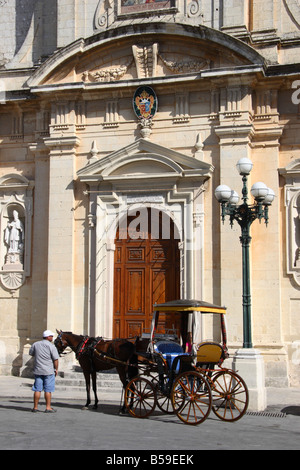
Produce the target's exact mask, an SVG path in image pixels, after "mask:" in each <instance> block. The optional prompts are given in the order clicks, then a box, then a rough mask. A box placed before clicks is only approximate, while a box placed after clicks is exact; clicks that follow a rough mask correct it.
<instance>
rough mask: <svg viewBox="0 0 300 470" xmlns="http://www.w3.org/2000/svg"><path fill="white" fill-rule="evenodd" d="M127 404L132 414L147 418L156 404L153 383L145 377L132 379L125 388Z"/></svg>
mask: <svg viewBox="0 0 300 470" xmlns="http://www.w3.org/2000/svg"><path fill="white" fill-rule="evenodd" d="M125 405H126V408H127V410H128V411H129V413H130V414H131V415H132V416H135V417H136V418H147V417H148V416H149V415H150V414H151V413H152V412H153V410H154V408H155V406H156V393H155V388H154V386H153V384H152V383H151V382H150V381H149V380H147V379H144V378H143V377H135V378H134V379H132V380H131V381H130V382H129V383H128V385H127V387H126V389H125Z"/></svg>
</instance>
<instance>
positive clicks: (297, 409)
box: [281, 406, 300, 416]
mask: <svg viewBox="0 0 300 470" xmlns="http://www.w3.org/2000/svg"><path fill="white" fill-rule="evenodd" d="M281 412H282V413H285V414H286V415H294V416H300V406H286V407H285V408H283V409H282V410H281Z"/></svg>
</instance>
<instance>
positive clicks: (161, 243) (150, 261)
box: [113, 209, 180, 338]
mask: <svg viewBox="0 0 300 470" xmlns="http://www.w3.org/2000/svg"><path fill="white" fill-rule="evenodd" d="M151 210H153V209H151ZM133 219H134V218H133V217H127V227H126V228H125V229H124V228H123V230H121V229H120V230H118V232H117V236H116V240H115V245H116V249H115V261H114V318H113V325H114V329H113V335H114V337H115V338H120V337H121V338H125V337H127V338H128V337H133V336H140V335H141V334H142V333H143V332H146V333H147V332H150V326H151V320H152V314H153V305H154V304H155V303H163V302H167V301H169V300H174V299H178V298H179V286H180V277H179V276H180V258H179V249H178V242H179V239H178V237H176V236H175V231H174V224H173V221H172V220H171V219H169V218H168V219H169V220H167V221H166V219H165V214H164V223H165V224H166V223H169V224H170V230H167V231H165V233H163V232H164V230H163V227H162V223H163V217H162V214H158V220H159V230H157V227H155V230H154V227H153V226H151V224H152V225H153V223H152V220H153V218H152V217H151V214H150V209H148V223H147V227H146V228H145V226H144V227H143V228H141V227H140V232H137V229H139V227H138V226H137V225H134V229H135V230H134V234H133V233H131V230H130V223H131V222H134V220H133ZM156 220H157V219H156ZM124 230H126V233H125V234H124ZM153 232H155V236H156V238H153ZM166 233H167V235H168V236H167V238H166V236H165V235H166ZM133 235H134V236H133ZM137 236H138V237H139V238H137ZM165 322H166V320H165V319H164V318H163V317H162V318H161V321H160V325H161V327H165ZM170 326H172V325H170Z"/></svg>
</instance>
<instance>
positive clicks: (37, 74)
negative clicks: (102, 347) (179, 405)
mask: <svg viewBox="0 0 300 470" xmlns="http://www.w3.org/2000/svg"><path fill="white" fill-rule="evenodd" d="M262 10H263V14H262ZM0 11H1V15H0V22H1V23H2V24H1V49H0V65H1V68H0V101H1V104H0V233H1V238H0V296H1V309H0V320H1V321H0V373H1V374H11V373H12V374H25V373H26V363H27V359H28V357H27V354H28V348H29V345H30V344H31V343H32V342H33V341H36V340H37V339H39V338H40V335H41V332H42V331H43V330H45V329H46V328H50V329H52V330H55V329H56V328H58V329H63V330H68V331H73V332H74V333H78V334H90V335H101V336H105V337H110V338H111V337H116V336H130V335H132V336H134V335H140V334H142V332H143V331H144V330H147V328H148V327H149V322H150V318H151V312H152V306H153V304H154V303H155V302H161V301H165V300H173V298H197V299H203V300H206V301H208V302H214V303H216V304H220V305H225V306H226V307H227V309H228V315H227V325H228V345H229V348H230V351H231V352H232V354H234V352H235V351H236V350H238V349H239V348H241V345H242V337H243V325H242V279H241V276H242V261H241V256H242V250H241V246H240V241H239V237H240V228H239V226H238V225H237V224H235V225H233V227H232V228H231V227H230V224H229V221H228V220H227V221H225V223H224V224H222V222H221V219H220V206H219V204H218V202H217V201H216V199H215V197H214V191H215V188H216V187H217V186H218V185H220V184H226V185H228V186H230V187H231V188H232V189H235V190H236V191H237V192H238V193H239V194H241V189H242V180H241V177H240V175H239V174H238V172H237V170H236V163H237V161H238V160H239V159H240V158H243V157H247V158H250V159H251V161H252V162H253V170H252V172H251V174H250V176H249V183H250V186H251V185H252V184H253V183H255V182H256V181H263V182H264V183H265V184H266V185H267V186H268V187H270V188H272V189H273V190H274V192H275V199H274V202H273V204H272V206H271V207H270V208H269V221H268V226H267V227H266V226H265V224H264V223H261V224H260V223H259V222H258V221H256V222H255V223H254V224H253V225H252V229H251V236H252V242H251V288H252V328H253V343H254V347H255V348H257V349H258V350H259V351H260V352H261V354H262V357H263V361H264V367H265V384H266V386H279V387H281V386H299V384H300V372H299V363H300V352H299V346H300V219H299V217H300V216H299V214H300V140H299V139H300V137H299V136H300V108H299V103H300V64H299V53H300V2H299V1H298V0H285V1H280V0H264V1H262V0H247V1H244V0H228V1H227V0H226V1H222V0H213V1H206V0H166V1H163V0H161V1H159V0H158V1H156V2H139V1H138V0H127V1H126V0H110V1H104V0H59V1H51V2H44V1H42V0H22V1H18V2H17V1H16V0H2V1H0ZM250 197H251V196H250ZM164 230H165V233H163V232H164ZM143 234H144V235H146V236H143ZM215 333H216V332H215V324H214V323H213V322H212V323H210V321H209V320H208V321H205V322H203V324H202V328H201V337H203V338H212V337H213V336H214V334H215Z"/></svg>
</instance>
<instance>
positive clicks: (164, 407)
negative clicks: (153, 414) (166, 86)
mask: <svg viewBox="0 0 300 470" xmlns="http://www.w3.org/2000/svg"><path fill="white" fill-rule="evenodd" d="M152 385H153V386H154V388H155V392H156V404H157V406H158V408H159V409H160V411H162V412H163V413H165V414H173V413H174V410H173V406H172V402H171V398H170V396H169V395H164V393H163V392H162V391H161V389H160V385H159V379H158V378H157V377H155V378H154V379H153V380H152Z"/></svg>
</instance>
